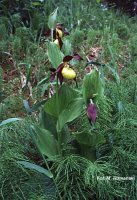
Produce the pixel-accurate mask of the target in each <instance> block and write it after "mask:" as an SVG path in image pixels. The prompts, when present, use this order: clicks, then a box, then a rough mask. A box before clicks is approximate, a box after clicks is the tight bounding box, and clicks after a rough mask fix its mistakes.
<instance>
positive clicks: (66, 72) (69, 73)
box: [61, 67, 76, 79]
mask: <svg viewBox="0 0 137 200" xmlns="http://www.w3.org/2000/svg"><path fill="white" fill-rule="evenodd" d="M61 74H62V76H63V77H64V78H66V79H74V78H75V77H76V73H75V71H74V70H73V69H72V68H70V67H64V68H63V69H62V71H61Z"/></svg>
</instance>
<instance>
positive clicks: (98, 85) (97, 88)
mask: <svg viewBox="0 0 137 200" xmlns="http://www.w3.org/2000/svg"><path fill="white" fill-rule="evenodd" d="M103 94H104V84H103V81H102V79H101V78H100V75H99V72H98V71H97V70H93V71H92V72H91V73H88V74H87V75H86V76H85V78H84V80H83V97H84V100H85V102H86V104H87V103H88V102H89V99H93V100H94V102H96V101H97V99H98V98H100V97H102V96H103Z"/></svg>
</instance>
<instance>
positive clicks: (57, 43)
mask: <svg viewBox="0 0 137 200" xmlns="http://www.w3.org/2000/svg"><path fill="white" fill-rule="evenodd" d="M54 43H55V44H56V45H57V46H58V47H59V40H58V39H56V40H55V41H54Z"/></svg>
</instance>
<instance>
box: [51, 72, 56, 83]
mask: <svg viewBox="0 0 137 200" xmlns="http://www.w3.org/2000/svg"><path fill="white" fill-rule="evenodd" d="M55 76H56V72H54V73H52V74H51V76H50V81H54V79H55Z"/></svg>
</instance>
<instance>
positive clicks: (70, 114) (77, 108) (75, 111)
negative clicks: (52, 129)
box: [57, 98, 83, 131]
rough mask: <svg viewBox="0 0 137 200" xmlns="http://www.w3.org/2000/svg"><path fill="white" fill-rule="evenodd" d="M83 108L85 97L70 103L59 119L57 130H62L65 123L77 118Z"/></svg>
mask: <svg viewBox="0 0 137 200" xmlns="http://www.w3.org/2000/svg"><path fill="white" fill-rule="evenodd" d="M82 110H83V98H76V99H74V100H73V101H71V102H70V103H69V105H68V106H67V108H66V109H65V110H63V111H62V112H61V113H60V115H59V118H58V121H57V130H58V131H61V130H62V128H63V126H64V125H65V123H67V122H71V121H73V120H74V119H76V118H77V117H78V116H80V114H81V113H82Z"/></svg>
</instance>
